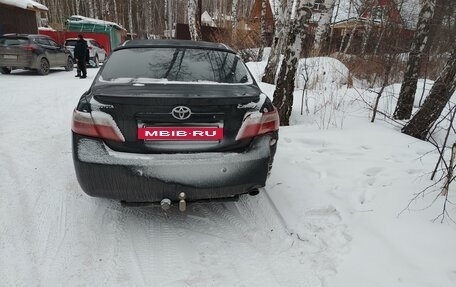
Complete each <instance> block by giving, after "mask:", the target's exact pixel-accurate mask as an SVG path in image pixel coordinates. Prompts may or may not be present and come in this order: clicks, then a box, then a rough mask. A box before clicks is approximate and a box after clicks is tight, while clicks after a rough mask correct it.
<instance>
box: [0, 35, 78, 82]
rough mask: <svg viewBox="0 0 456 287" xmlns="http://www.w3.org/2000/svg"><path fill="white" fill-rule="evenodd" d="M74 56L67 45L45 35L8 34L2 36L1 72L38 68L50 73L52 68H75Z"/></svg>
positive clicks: (39, 71)
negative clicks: (64, 45) (62, 44)
mask: <svg viewBox="0 0 456 287" xmlns="http://www.w3.org/2000/svg"><path fill="white" fill-rule="evenodd" d="M73 63H74V61H73V57H72V56H71V54H70V52H69V51H68V50H67V49H65V47H63V46H61V45H59V44H57V43H56V42H55V41H54V40H52V39H51V38H50V37H48V36H45V35H26V34H6V35H3V36H0V72H1V73H2V74H9V73H11V70H13V69H28V70H36V71H37V72H38V73H39V74H41V75H47V74H49V70H50V68H53V67H64V68H65V70H66V71H71V70H73Z"/></svg>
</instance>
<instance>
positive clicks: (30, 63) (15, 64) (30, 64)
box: [0, 56, 38, 69]
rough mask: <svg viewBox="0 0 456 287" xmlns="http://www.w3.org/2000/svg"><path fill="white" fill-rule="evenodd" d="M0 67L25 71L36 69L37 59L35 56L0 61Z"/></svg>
mask: <svg viewBox="0 0 456 287" xmlns="http://www.w3.org/2000/svg"><path fill="white" fill-rule="evenodd" d="M0 67H7V68H8V67H11V68H13V69H14V68H26V69H37V68H38V63H37V57H36V56H29V57H21V58H20V59H17V60H7V59H0Z"/></svg>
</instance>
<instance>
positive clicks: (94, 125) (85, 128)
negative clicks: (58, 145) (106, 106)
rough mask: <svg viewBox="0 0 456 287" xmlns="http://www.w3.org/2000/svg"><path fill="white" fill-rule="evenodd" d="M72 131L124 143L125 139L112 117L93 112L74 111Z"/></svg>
mask: <svg viewBox="0 0 456 287" xmlns="http://www.w3.org/2000/svg"><path fill="white" fill-rule="evenodd" d="M71 130H72V131H73V132H75V133H77V134H80V135H85V136H90V137H96V138H102V139H107V140H113V141H118V142H124V141H125V138H124V137H123V135H122V133H121V132H120V130H119V128H118V127H117V125H116V123H115V121H114V119H113V118H112V117H111V115H109V114H106V113H103V112H99V111H93V112H92V113H90V112H83V111H78V110H74V111H73V121H72V125H71Z"/></svg>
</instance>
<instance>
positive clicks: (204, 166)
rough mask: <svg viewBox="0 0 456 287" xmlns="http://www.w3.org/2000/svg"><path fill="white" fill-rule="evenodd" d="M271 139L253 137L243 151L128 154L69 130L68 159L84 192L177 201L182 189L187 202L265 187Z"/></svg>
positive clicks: (133, 198) (270, 160) (138, 199)
mask: <svg viewBox="0 0 456 287" xmlns="http://www.w3.org/2000/svg"><path fill="white" fill-rule="evenodd" d="M274 137H275V135H272V134H268V135H264V136H261V137H258V138H256V139H254V140H253V142H252V144H251V145H250V147H249V149H248V150H247V151H245V152H243V153H232V152H230V153H195V154H131V153H122V152H116V151H113V150H111V149H110V148H109V147H107V146H106V145H105V144H104V143H103V141H102V140H100V139H94V138H88V137H82V136H80V135H78V134H74V133H73V161H74V166H75V170H76V176H77V179H78V181H79V184H80V185H81V187H82V189H83V190H84V192H85V193H87V194H88V195H90V196H96V197H105V198H112V199H117V200H125V201H134V202H157V201H160V200H162V199H163V198H169V199H171V200H172V201H177V200H178V195H179V193H180V192H185V194H186V198H187V200H188V201H194V200H199V199H212V198H214V199H215V198H226V197H232V196H235V195H239V194H243V193H247V192H248V191H249V190H251V189H253V188H259V187H263V186H264V185H265V182H266V178H267V175H268V166H269V164H270V162H272V158H273V156H274V153H275V147H276V145H275V144H274V145H272V146H271V145H270V143H271V140H272V139H273V138H274ZM274 142H275V141H274Z"/></svg>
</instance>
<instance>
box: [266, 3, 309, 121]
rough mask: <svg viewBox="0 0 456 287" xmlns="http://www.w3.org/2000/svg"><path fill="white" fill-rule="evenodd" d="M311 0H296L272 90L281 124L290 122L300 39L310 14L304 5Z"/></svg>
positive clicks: (300, 44)
mask: <svg viewBox="0 0 456 287" xmlns="http://www.w3.org/2000/svg"><path fill="white" fill-rule="evenodd" d="M311 2H312V0H298V6H297V9H296V13H295V17H294V20H293V23H292V24H291V26H290V29H289V32H288V40H287V46H286V48H287V49H286V52H285V57H284V58H283V60H282V65H281V68H280V73H279V78H278V80H277V87H276V89H275V91H274V101H273V104H274V105H275V106H276V107H277V110H278V112H279V118H280V125H282V126H288V125H289V124H290V115H291V110H292V107H293V92H294V87H295V85H294V84H295V76H296V70H297V69H298V62H299V58H300V55H301V49H302V41H303V40H304V38H305V33H304V30H305V26H306V25H305V22H306V20H308V19H309V18H310V16H311V11H310V9H309V8H308V7H306V6H305V5H306V4H309V3H311Z"/></svg>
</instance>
